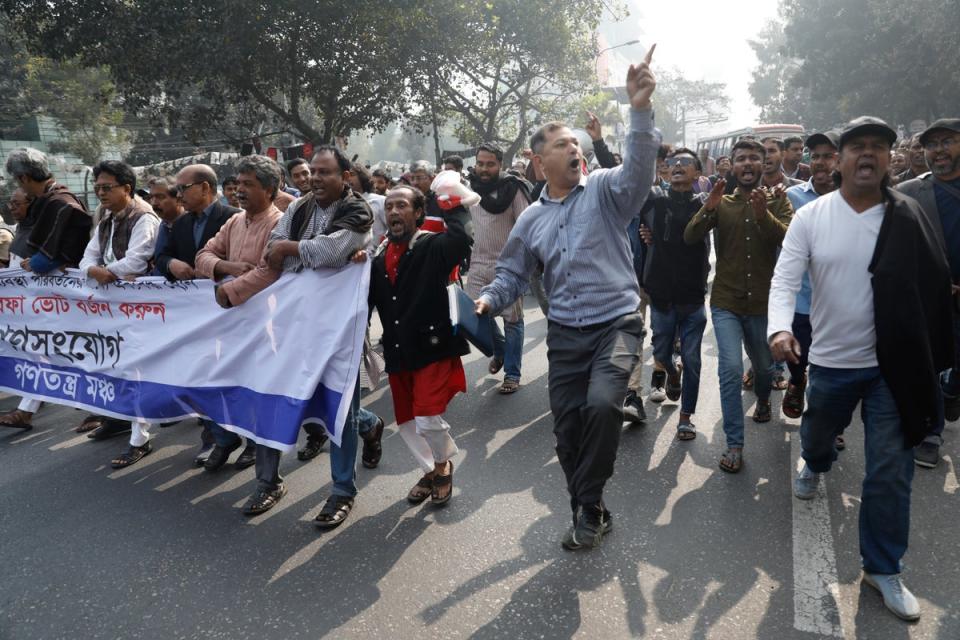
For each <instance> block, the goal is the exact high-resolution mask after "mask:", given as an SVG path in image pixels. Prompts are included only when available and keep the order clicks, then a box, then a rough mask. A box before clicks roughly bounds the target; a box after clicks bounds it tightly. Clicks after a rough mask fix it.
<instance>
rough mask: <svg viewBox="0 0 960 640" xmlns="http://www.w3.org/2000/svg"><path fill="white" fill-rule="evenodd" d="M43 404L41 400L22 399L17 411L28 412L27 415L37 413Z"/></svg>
mask: <svg viewBox="0 0 960 640" xmlns="http://www.w3.org/2000/svg"><path fill="white" fill-rule="evenodd" d="M41 404H42V403H41V402H40V401H39V400H31V399H30V398H20V404H19V406H17V409H20V411H26V412H27V413H36V412H37V411H38V410H39V409H40V405H41Z"/></svg>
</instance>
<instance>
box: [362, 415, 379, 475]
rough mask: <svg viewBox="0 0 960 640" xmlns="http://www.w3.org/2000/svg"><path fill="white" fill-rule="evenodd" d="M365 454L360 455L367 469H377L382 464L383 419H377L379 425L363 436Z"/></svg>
mask: <svg viewBox="0 0 960 640" xmlns="http://www.w3.org/2000/svg"><path fill="white" fill-rule="evenodd" d="M362 439H363V452H362V453H361V454H360V460H361V461H362V462H363V466H364V467H366V468H367V469H376V468H377V465H379V464H380V458H381V457H382V456H383V444H381V441H382V440H383V418H377V424H376V425H375V426H374V427H373V429H371V430H370V433H369V434H368V435H365V436H362Z"/></svg>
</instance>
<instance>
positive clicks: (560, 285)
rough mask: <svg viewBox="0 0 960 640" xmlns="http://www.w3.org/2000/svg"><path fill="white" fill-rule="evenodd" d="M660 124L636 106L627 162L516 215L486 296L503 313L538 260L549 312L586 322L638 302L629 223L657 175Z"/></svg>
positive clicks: (573, 322) (572, 323)
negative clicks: (557, 197) (628, 233)
mask: <svg viewBox="0 0 960 640" xmlns="http://www.w3.org/2000/svg"><path fill="white" fill-rule="evenodd" d="M660 140H661V136H660V131H658V130H657V129H656V128H654V126H653V111H651V110H649V109H646V110H643V111H636V110H631V112H630V132H629V134H628V135H627V145H626V150H625V153H624V158H623V164H622V165H620V166H619V167H614V168H612V169H598V170H596V171H594V172H593V173H591V174H590V175H589V176H585V177H583V178H581V180H580V184H579V185H577V186H576V187H575V188H574V189H573V191H571V192H570V193H569V194H568V195H567V197H566V198H564V199H563V200H554V199H552V198H550V196H549V193H548V191H549V185H548V186H547V187H545V188H544V190H543V193H542V194H541V195H540V199H539V200H538V201H537V202H534V203H532V204H531V205H530V206H529V207H527V209H526V210H525V211H524V212H523V214H522V215H521V216H520V217H519V218H518V219H517V223H516V225H514V227H513V230H512V231H511V232H510V237H509V238H508V239H507V243H506V245H504V248H503V251H502V252H501V253H500V259H499V260H498V261H497V270H496V277H495V278H494V280H493V282H491V283H490V284H489V285H487V286H486V287H484V288H483V290H482V291H481V295H480V297H481V299H483V300H484V301H485V302H487V304H489V305H490V307H491V313H493V314H498V313H500V312H501V311H502V310H503V309H504V308H506V307H507V306H509V305H510V304H511V303H513V301H514V300H516V299H517V298H519V297H520V296H521V295H522V294H523V292H524V291H525V290H526V288H527V283H528V281H529V278H530V274H531V273H532V272H533V271H534V269H536V267H537V265H538V263H542V264H543V265H544V269H543V284H544V289H546V291H547V295H548V297H549V300H550V312H549V314H548V318H549V319H550V320H552V321H553V322H556V323H559V324H562V325H565V326H568V327H581V326H588V325H592V324H599V323H602V322H608V321H610V320H613V319H615V318H618V317H620V316H623V315H626V314H628V313H632V312H634V311H636V310H637V306H638V304H639V302H640V288H639V285H638V284H637V276H636V273H635V272H634V269H633V254H632V253H631V251H630V242H629V239H628V238H627V225H629V224H630V221H631V220H633V218H634V217H635V216H636V214H637V212H638V211H640V209H641V208H642V207H643V203H644V201H645V200H646V198H647V195H648V194H649V193H650V187H652V186H653V183H654V180H655V178H656V167H657V149H658V148H659V146H660Z"/></svg>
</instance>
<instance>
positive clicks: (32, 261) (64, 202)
mask: <svg viewBox="0 0 960 640" xmlns="http://www.w3.org/2000/svg"><path fill="white" fill-rule="evenodd" d="M6 170H7V173H8V174H10V175H11V176H12V177H13V178H14V180H15V181H16V182H17V184H18V186H19V187H20V189H21V190H22V191H23V193H24V194H26V196H27V197H29V198H31V199H32V202H31V203H30V205H29V207H28V208H27V211H26V213H25V214H24V215H25V218H26V220H32V224H33V228H32V229H31V231H30V235H29V236H28V237H27V238H26V241H24V242H17V243H16V253H17V255H18V257H20V258H22V261H21V262H20V263H19V264H20V267H21V268H23V269H27V270H29V271H33V272H36V273H48V272H50V271H54V270H55V269H61V268H65V267H76V266H77V265H78V264H79V263H80V260H81V258H82V257H83V251H84V249H85V248H86V246H87V240H89V238H90V227H91V225H92V223H91V220H90V216H89V215H88V214H87V209H86V207H84V205H83V203H82V202H80V200H79V199H78V198H77V197H76V196H75V195H74V194H72V193H71V192H70V191H69V190H68V189H67V188H66V187H65V186H63V185H61V184H59V183H57V181H56V180H55V179H54V177H53V173H52V172H51V171H50V167H49V165H48V164H47V157H46V156H45V155H44V154H43V152H41V151H38V150H37V149H32V148H29V147H22V148H19V149H14V150H13V151H11V152H10V155H8V156H7V162H6ZM15 240H17V238H15ZM39 408H40V402H39V401H37V400H29V399H26V398H24V399H23V400H22V401H21V402H20V405H19V406H18V407H17V408H16V409H14V410H13V411H11V412H9V413H5V414H3V415H0V427H11V428H15V429H24V430H29V429H32V428H33V425H32V423H31V419H32V417H33V414H34V413H36V411H37V409H39Z"/></svg>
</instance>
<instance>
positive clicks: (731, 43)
mask: <svg viewBox="0 0 960 640" xmlns="http://www.w3.org/2000/svg"><path fill="white" fill-rule="evenodd" d="M625 4H626V5H627V6H628V7H629V10H630V15H629V16H628V17H627V18H626V20H624V21H622V22H619V23H614V22H613V21H612V18H611V15H610V13H609V12H604V22H603V24H602V25H601V27H600V32H601V35H602V36H603V38H604V39H605V40H606V41H607V46H613V45H617V44H620V43H622V42H628V41H630V40H640V42H641V44H639V45H633V46H628V47H622V48H620V49H617V50H616V51H611V52H610V54H615V55H614V56H613V59H612V60H611V64H610V73H611V75H612V79H611V82H614V81H616V82H617V83H618V84H622V80H619V79H618V78H620V77H622V76H624V75H625V74H626V65H627V64H628V63H629V62H633V61H636V60H639V59H641V58H642V56H643V54H644V53H646V50H647V48H648V47H649V46H650V44H652V43H654V42H656V43H657V50H656V52H655V53H654V59H653V64H654V71H656V68H657V67H658V66H660V67H677V68H678V69H679V70H680V71H681V72H682V73H683V74H684V75H685V76H686V77H688V78H690V79H705V80H711V81H715V82H724V83H726V85H727V96H729V98H730V105H729V113H727V114H726V115H727V116H728V120H727V122H724V123H722V124H719V125H713V126H712V127H711V129H712V131H707V130H702V131H698V133H700V134H701V135H708V134H709V133H715V132H718V131H725V130H729V129H736V128H738V127H742V126H748V125H750V124H753V123H754V122H755V120H756V118H757V115H758V109H757V107H756V106H755V105H754V104H753V101H752V100H751V99H750V93H749V91H748V89H747V87H748V85H749V82H750V75H751V72H752V70H753V68H754V67H755V66H756V64H757V59H756V56H755V55H754V54H753V50H752V49H751V48H750V45H749V44H747V41H748V40H749V39H752V38H754V37H755V36H756V34H758V33H759V31H760V29H761V28H762V26H763V25H764V23H765V22H766V21H767V20H769V19H770V18H774V17H776V15H777V0H751V1H750V2H718V1H717V0H687V1H686V2H684V3H683V4H682V5H678V4H676V3H673V2H665V1H661V2H651V1H649V0H647V1H642V0H627V1H626V3H625ZM681 6H682V10H681V9H680V7H681ZM747 7H749V11H748V10H746V9H747ZM614 79H616V80H614ZM654 100H656V98H654ZM687 142H688V143H693V142H694V140H693V139H691V138H689V137H688V140H687Z"/></svg>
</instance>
